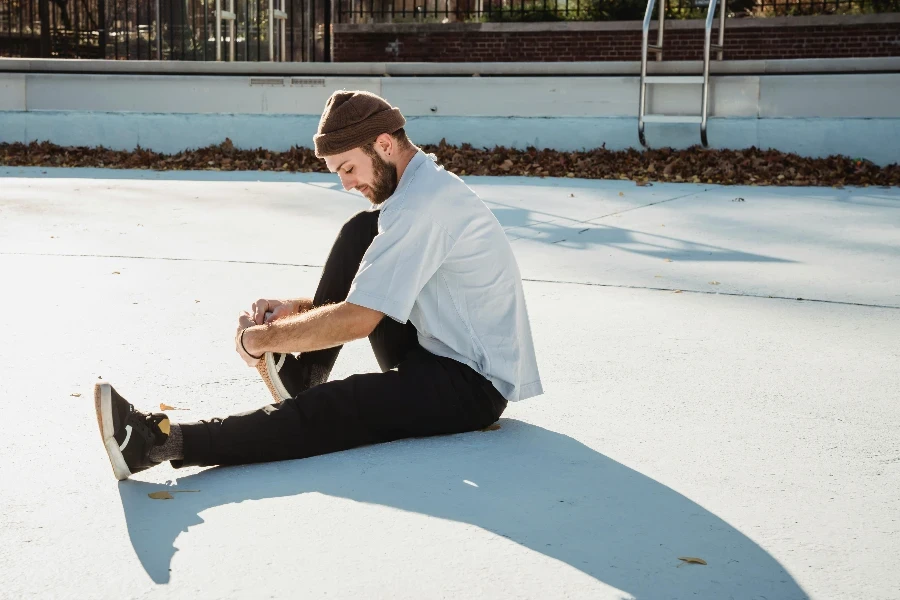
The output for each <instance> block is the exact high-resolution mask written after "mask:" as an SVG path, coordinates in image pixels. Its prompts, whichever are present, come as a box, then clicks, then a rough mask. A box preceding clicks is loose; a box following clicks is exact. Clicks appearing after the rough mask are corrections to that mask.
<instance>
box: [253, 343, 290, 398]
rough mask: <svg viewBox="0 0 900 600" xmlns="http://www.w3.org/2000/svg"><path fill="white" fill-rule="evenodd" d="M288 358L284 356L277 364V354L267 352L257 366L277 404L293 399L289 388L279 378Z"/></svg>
mask: <svg viewBox="0 0 900 600" xmlns="http://www.w3.org/2000/svg"><path fill="white" fill-rule="evenodd" d="M286 358H287V355H286V354H282V355H281V360H280V361H278V362H277V363H276V362H275V354H274V353H272V352H266V355H265V356H264V357H263V358H262V359H261V360H260V361H259V363H257V365H256V370H257V371H259V375H260V377H262V379H263V382H264V383H265V384H266V387H268V388H269V392H270V393H271V394H272V399H273V400H275V403H276V404H277V403H279V402H284V401H285V400H287V399H288V398H290V397H291V395H290V394H289V393H288V391H287V388H286V387H284V384H283V383H281V378H280V377H279V376H278V372H279V371H280V370H281V367H282V365H284V361H285V359H286Z"/></svg>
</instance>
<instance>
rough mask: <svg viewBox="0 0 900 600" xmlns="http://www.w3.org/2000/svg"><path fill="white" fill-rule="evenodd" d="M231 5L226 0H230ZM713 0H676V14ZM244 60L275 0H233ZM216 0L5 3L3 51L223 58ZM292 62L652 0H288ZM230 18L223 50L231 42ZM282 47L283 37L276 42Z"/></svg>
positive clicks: (794, 10) (778, 9)
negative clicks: (373, 28)
mask: <svg viewBox="0 0 900 600" xmlns="http://www.w3.org/2000/svg"><path fill="white" fill-rule="evenodd" d="M221 1H222V7H223V8H227V0H221ZM727 1H728V10H729V13H731V14H732V15H734V16H758V17H765V16H781V15H821V14H865V13H877V12H900V0H727ZM708 4H709V0H668V2H667V8H666V10H667V13H668V16H670V17H672V18H696V17H701V16H703V15H704V14H705V12H706V9H707V6H708ZM234 6H235V13H236V20H235V21H236V22H235V36H234V37H235V60H239V61H265V60H269V33H268V31H269V20H268V19H269V0H234ZM215 8H216V7H215V0H0V56H22V57H47V58H50V57H57V58H108V59H124V60H129V59H138V60H141V59H143V60H153V59H158V58H160V59H162V60H215V57H216V40H215V31H216V26H215ZM285 8H286V11H285V12H286V13H287V22H286V56H285V60H287V61H328V60H330V46H331V39H330V38H331V21H332V18H333V17H332V11H333V13H334V19H335V20H336V21H337V22H338V23H405V22H406V23H415V22H486V21H492V22H498V21H499V22H502V21H616V20H639V19H641V18H643V16H644V11H645V9H646V0H285ZM227 32H228V27H227V24H226V23H223V25H222V46H223V54H224V55H226V56H227V48H228V46H229V43H228V42H229V41H230V40H229V37H228V33H227ZM277 45H278V44H276V46H277Z"/></svg>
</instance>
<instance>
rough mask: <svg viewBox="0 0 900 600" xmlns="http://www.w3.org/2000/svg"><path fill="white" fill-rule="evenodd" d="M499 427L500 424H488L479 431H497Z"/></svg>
mask: <svg viewBox="0 0 900 600" xmlns="http://www.w3.org/2000/svg"><path fill="white" fill-rule="evenodd" d="M498 429H500V425H499V424H497V423H494V424H493V425H488V426H487V427H485V428H484V429H479V431H497V430H498Z"/></svg>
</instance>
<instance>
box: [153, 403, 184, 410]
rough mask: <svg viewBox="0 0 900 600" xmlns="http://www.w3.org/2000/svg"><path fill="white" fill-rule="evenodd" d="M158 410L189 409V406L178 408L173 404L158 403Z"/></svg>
mask: <svg viewBox="0 0 900 600" xmlns="http://www.w3.org/2000/svg"><path fill="white" fill-rule="evenodd" d="M159 410H191V409H189V408H178V407H175V406H169V405H168V404H163V403H162V402H160V403H159Z"/></svg>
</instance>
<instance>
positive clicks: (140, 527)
mask: <svg viewBox="0 0 900 600" xmlns="http://www.w3.org/2000/svg"><path fill="white" fill-rule="evenodd" d="M500 424H501V426H502V427H501V429H500V430H497V431H490V432H474V433H469V434H460V435H455V436H446V437H438V438H427V439H414V440H403V441H399V442H394V443H391V444H382V445H378V446H369V447H367V448H360V449H356V450H351V451H347V452H342V453H338V454H332V455H328V456H321V457H315V458H309V459H304V460H297V461H284V462H279V463H268V464H261V465H248V466H244V467H231V468H213V469H209V470H206V471H204V472H202V473H199V474H196V475H192V476H188V477H185V478H183V479H180V480H178V482H177V484H176V485H173V486H171V487H168V488H167V487H165V486H161V485H159V484H149V483H143V482H139V481H125V482H122V483H121V484H120V486H119V491H120V494H121V498H122V505H123V508H124V512H125V517H126V520H127V524H128V532H129V536H130V538H131V542H132V544H133V546H134V549H135V552H136V553H137V556H138V557H139V559H140V561H141V563H142V565H143V567H144V569H145V570H146V571H147V573H148V574H149V575H150V577H151V578H152V579H153V581H154V582H156V583H168V581H169V575H170V574H169V567H170V564H171V561H172V558H173V556H174V554H175V552H176V549H175V548H174V546H173V543H174V541H175V539H176V538H177V537H178V535H179V534H180V533H182V532H185V531H188V528H189V527H191V526H194V525H198V524H200V523H203V519H202V518H201V516H200V513H201V512H202V511H204V510H206V509H209V508H212V507H216V506H223V505H226V504H231V503H237V502H243V501H246V500H257V499H264V498H276V497H283V496H295V495H298V494H304V493H309V492H318V493H320V494H324V495H328V496H333V497H339V498H348V499H352V500H355V501H358V502H365V503H370V504H378V505H384V506H389V507H394V508H397V509H401V510H404V511H410V512H413V513H420V514H423V515H430V516H433V517H438V518H441V519H447V520H451V521H457V522H460V523H468V524H472V525H475V526H477V527H481V528H483V529H485V530H487V531H491V532H494V533H496V534H498V535H501V536H503V537H505V538H507V539H509V540H511V541H513V542H516V543H518V544H521V545H522V546H525V547H527V548H530V549H532V550H534V551H536V552H539V553H541V554H544V555H546V556H549V557H552V558H555V559H557V560H560V561H563V562H565V563H567V564H569V565H571V566H573V567H575V568H576V569H579V570H581V571H583V572H584V573H586V574H588V575H590V576H591V577H593V578H595V579H597V580H599V581H601V582H603V583H605V584H607V585H610V586H613V587H614V588H617V589H619V590H622V591H624V592H626V593H628V594H631V595H633V596H635V597H637V598H658V597H662V596H665V597H671V598H686V597H692V598H693V597H697V598H759V597H766V598H768V599H769V600H773V599H775V598H785V599H787V598H791V599H794V598H805V597H806V594H805V593H804V592H803V591H802V589H801V588H800V587H799V585H798V584H797V583H796V582H795V581H794V580H793V579H792V577H791V576H790V575H789V574H788V573H787V571H786V570H785V568H784V567H782V566H781V565H780V564H779V563H778V562H777V561H776V560H775V559H774V558H772V557H771V556H770V555H769V554H768V553H766V552H765V551H764V550H763V549H762V548H760V547H759V546H758V545H757V544H756V543H754V542H753V541H752V540H750V539H749V538H748V537H746V536H745V535H744V534H742V533H741V532H740V531H738V530H736V529H735V528H734V527H732V526H730V525H729V524H728V523H726V522H724V521H723V520H721V519H720V518H718V517H716V516H715V515H714V514H712V513H710V512H709V511H707V510H705V509H704V508H703V507H701V506H699V505H698V504H695V503H694V502H692V501H691V500H689V499H688V498H685V497H684V496H682V495H681V494H679V493H677V492H675V491H673V490H672V489H670V488H668V487H666V486H665V485H662V484H660V483H658V482H656V481H654V480H652V479H650V478H648V477H645V476H644V475H641V474H640V473H638V472H636V471H634V470H632V469H630V468H628V467H625V466H624V465H622V464H620V463H618V462H616V461H614V460H612V459H610V458H608V457H606V456H604V455H602V454H600V453H598V452H596V451H594V450H592V449H591V448H588V447H587V446H585V445H584V444H581V443H580V442H578V441H576V440H574V439H572V438H571V437H568V436H565V435H561V434H559V433H555V432H552V431H548V430H546V429H543V428H541V427H537V426H535V425H530V424H527V423H523V422H520V421H516V420H511V419H502V420H501V421H500ZM163 489H168V490H170V491H178V490H200V492H199V493H190V494H187V493H185V494H178V495H176V496H175V500H167V501H160V500H152V499H150V498H148V496H147V494H148V493H149V492H154V491H159V490H163ZM248 510H252V509H251V508H249V507H248ZM266 536H268V537H271V536H272V533H271V532H268V533H266ZM287 541H288V540H286V542H287ZM292 543H301V544H302V543H303V541H302V540H299V541H295V542H292ZM234 551H239V549H237V548H236V549H235V550H234ZM272 551H273V553H275V552H281V551H283V548H273V549H272ZM346 551H347V552H353V549H352V548H347V549H346ZM680 556H696V557H701V558H704V559H706V560H707V561H708V565H707V566H694V565H687V568H678V567H679V565H680V564H681V563H680V561H679V560H678V557H680Z"/></svg>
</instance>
